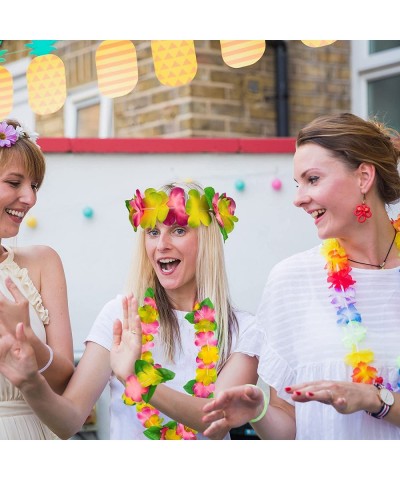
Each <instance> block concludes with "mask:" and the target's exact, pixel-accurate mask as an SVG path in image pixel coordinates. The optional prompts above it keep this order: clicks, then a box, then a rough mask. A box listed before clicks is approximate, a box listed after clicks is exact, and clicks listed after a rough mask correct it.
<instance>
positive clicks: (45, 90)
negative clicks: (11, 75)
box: [26, 40, 67, 115]
mask: <svg viewBox="0 0 400 480" xmlns="http://www.w3.org/2000/svg"><path fill="white" fill-rule="evenodd" d="M55 42H56V40H32V42H31V43H28V44H27V45H26V46H27V47H30V48H31V49H32V50H31V52H30V54H31V55H35V56H36V57H35V58H34V59H33V60H32V61H31V63H30V64H29V66H28V70H27V72H26V79H27V83H28V99H29V105H30V107H31V108H32V110H33V111H34V112H35V113H37V114H38V115H48V114H50V113H54V112H56V111H57V110H59V109H60V108H61V107H62V106H63V105H64V102H65V99H66V97H67V88H66V79H65V67H64V63H63V61H62V60H61V58H59V57H57V55H53V54H52V53H50V52H52V51H53V50H56V47H54V46H53V45H54V43H55Z"/></svg>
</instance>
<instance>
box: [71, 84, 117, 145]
mask: <svg viewBox="0 0 400 480" xmlns="http://www.w3.org/2000/svg"><path fill="white" fill-rule="evenodd" d="M95 104H99V105H100V118H99V138H109V137H112V136H113V111H114V110H113V100H112V99H111V98H108V97H105V96H103V95H101V94H100V92H99V89H98V86H97V84H96V85H88V86H83V87H78V88H77V89H76V90H73V91H72V90H71V91H69V92H68V97H67V99H66V101H65V104H64V134H65V136H66V137H67V138H76V136H77V133H78V132H77V129H78V110H79V109H81V108H85V107H89V106H91V105H95Z"/></svg>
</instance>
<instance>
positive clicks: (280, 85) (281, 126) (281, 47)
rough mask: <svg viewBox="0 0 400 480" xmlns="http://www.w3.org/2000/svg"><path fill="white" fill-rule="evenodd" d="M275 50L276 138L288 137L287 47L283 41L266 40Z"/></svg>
mask: <svg viewBox="0 0 400 480" xmlns="http://www.w3.org/2000/svg"><path fill="white" fill-rule="evenodd" d="M266 44H267V46H268V45H270V46H271V47H272V48H273V49H274V50H275V106H276V119H277V121H276V127H277V132H276V133H277V136H278V137H288V136H289V113H288V98H289V88H288V74H287V70H288V69H287V61H288V57H287V47H286V43H285V42H284V41H283V40H267V42H266Z"/></svg>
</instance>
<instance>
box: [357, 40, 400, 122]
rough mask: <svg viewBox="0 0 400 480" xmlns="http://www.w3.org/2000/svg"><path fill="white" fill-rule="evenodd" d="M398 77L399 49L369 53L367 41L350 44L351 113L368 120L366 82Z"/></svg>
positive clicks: (399, 69)
mask: <svg viewBox="0 0 400 480" xmlns="http://www.w3.org/2000/svg"><path fill="white" fill-rule="evenodd" d="M394 75H400V47H397V48H391V49H388V50H384V51H382V52H377V53H373V54H371V53H369V40H352V42H351V79H352V80H351V99H352V112H353V113H354V114H356V115H358V116H360V117H362V118H364V119H367V118H368V82H369V81H371V80H379V79H384V78H387V77H392V76H394Z"/></svg>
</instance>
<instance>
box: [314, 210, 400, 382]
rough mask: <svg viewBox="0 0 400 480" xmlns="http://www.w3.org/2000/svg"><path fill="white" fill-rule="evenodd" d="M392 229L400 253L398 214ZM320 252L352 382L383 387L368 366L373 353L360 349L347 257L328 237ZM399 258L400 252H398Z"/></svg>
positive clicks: (359, 326)
mask: <svg viewBox="0 0 400 480" xmlns="http://www.w3.org/2000/svg"><path fill="white" fill-rule="evenodd" d="M392 225H393V227H394V228H395V229H396V230H397V234H396V238H395V243H396V246H397V248H398V250H399V251H400V215H399V216H398V218H397V220H392ZM321 253H322V255H323V256H324V258H325V259H326V261H327V263H326V265H325V269H326V270H327V272H328V276H327V282H328V283H330V286H329V288H332V289H333V292H334V293H332V294H331V295H330V298H331V303H332V305H333V306H334V307H335V309H336V314H337V323H338V325H340V326H342V327H343V331H344V336H343V339H342V340H343V344H344V345H345V347H346V348H348V349H350V350H351V352H350V353H349V354H347V355H346V357H345V359H344V360H345V363H346V365H350V366H351V367H353V374H352V376H351V377H352V381H353V382H356V383H369V384H383V383H384V381H383V378H382V377H381V376H379V373H378V370H377V369H376V368H375V367H373V366H372V365H371V364H372V363H373V361H374V353H373V352H372V351H371V350H369V349H365V350H362V349H360V348H359V344H360V343H361V342H363V341H364V340H365V337H366V333H367V330H366V328H365V327H364V326H363V325H362V318H361V315H360V313H359V311H358V310H357V307H356V301H355V288H354V287H353V285H354V284H355V283H356V281H355V280H354V279H353V277H352V276H351V274H350V272H351V267H350V265H349V262H348V258H347V254H346V252H345V250H344V248H343V247H341V245H340V244H339V242H338V241H337V240H336V239H334V238H330V239H328V240H325V241H324V242H323V243H322V247H321ZM399 255H400V253H399ZM396 367H397V369H398V374H399V377H400V356H399V357H398V358H397V359H396ZM385 387H386V388H387V389H389V390H392V391H399V390H400V379H398V381H397V385H395V386H392V385H391V384H390V383H389V382H386V384H385Z"/></svg>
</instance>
